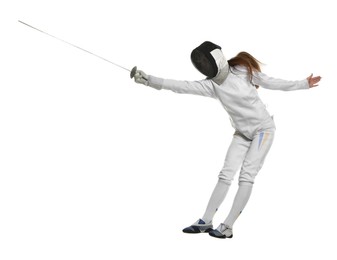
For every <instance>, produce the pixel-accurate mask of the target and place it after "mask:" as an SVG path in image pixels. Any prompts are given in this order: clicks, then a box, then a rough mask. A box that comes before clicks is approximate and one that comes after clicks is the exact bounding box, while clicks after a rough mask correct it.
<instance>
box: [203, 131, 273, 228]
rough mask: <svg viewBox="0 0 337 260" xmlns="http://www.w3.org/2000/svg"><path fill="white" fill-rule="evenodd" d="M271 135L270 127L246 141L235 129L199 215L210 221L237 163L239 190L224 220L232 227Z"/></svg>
mask: <svg viewBox="0 0 337 260" xmlns="http://www.w3.org/2000/svg"><path fill="white" fill-rule="evenodd" d="M274 134H275V129H274V128H271V129H267V130H263V131H259V132H257V134H256V135H255V136H254V138H253V140H250V139H248V138H246V137H245V136H243V135H242V134H240V133H239V132H235V134H234V136H233V140H232V143H231V144H230V146H229V148H228V151H227V155H226V159H225V163H224V166H223V168H222V170H221V172H220V174H219V176H218V177H219V180H218V183H217V184H216V186H215V188H214V191H213V193H212V195H211V198H210V200H209V202H208V205H207V208H206V211H205V213H204V216H203V218H202V219H203V220H204V221H205V222H206V223H209V222H212V220H213V217H214V215H215V213H216V211H217V210H218V208H219V207H220V205H221V203H222V202H223V200H224V199H225V197H226V194H227V192H228V190H229V187H230V185H231V183H232V181H233V178H234V176H235V174H236V172H237V171H238V170H239V168H240V166H241V171H240V176H239V189H238V191H237V194H236V196H235V199H234V202H233V206H232V209H231V211H230V213H229V215H228V217H227V219H226V220H225V222H224V223H225V224H226V225H228V226H230V227H232V226H233V224H234V222H235V220H236V219H237V217H238V216H239V215H240V214H241V212H242V210H243V209H244V207H245V206H246V204H247V202H248V200H249V197H250V194H251V191H252V188H253V184H254V180H255V177H256V175H257V174H258V172H259V170H260V169H261V167H262V165H263V162H264V160H265V158H266V156H267V154H268V152H269V149H270V147H271V145H272V143H273V140H274Z"/></svg>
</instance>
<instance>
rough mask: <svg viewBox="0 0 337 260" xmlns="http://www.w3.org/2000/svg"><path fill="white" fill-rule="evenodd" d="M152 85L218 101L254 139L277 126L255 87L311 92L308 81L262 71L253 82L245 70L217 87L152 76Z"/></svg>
mask: <svg viewBox="0 0 337 260" xmlns="http://www.w3.org/2000/svg"><path fill="white" fill-rule="evenodd" d="M148 83H149V86H151V87H154V88H156V89H159V90H160V89H167V90H171V91H173V92H176V93H183V94H195V95H201V96H206V97H212V98H215V99H218V100H219V101H220V103H221V104H222V106H223V107H224V109H225V110H226V111H227V113H228V114H229V116H230V118H231V122H232V126H233V127H234V128H235V129H236V130H237V131H239V132H240V133H241V134H243V135H244V136H246V137H247V138H248V139H250V140H252V139H253V137H254V135H255V134H256V133H257V132H259V131H262V130H263V129H268V128H273V127H275V125H274V121H273V119H272V117H271V116H270V114H269V112H268V111H267V109H266V107H265V105H264V104H263V103H262V101H261V99H260V98H259V96H258V93H257V89H256V88H255V86H254V85H259V86H261V87H263V88H266V89H272V90H284V91H290V90H299V89H309V83H308V80H307V79H304V80H298V81H288V80H283V79H276V78H272V77H269V76H267V75H266V74H264V73H261V72H255V73H254V74H253V78H252V81H250V77H249V75H248V73H247V70H246V68H244V67H236V68H231V69H230V70H229V72H228V76H227V78H226V79H225V81H224V82H223V83H222V84H220V85H218V84H217V83H215V82H214V81H213V80H211V79H204V80H200V81H179V80H171V79H162V78H157V77H154V76H151V75H149V77H148Z"/></svg>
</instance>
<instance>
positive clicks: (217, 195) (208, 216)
mask: <svg viewBox="0 0 337 260" xmlns="http://www.w3.org/2000/svg"><path fill="white" fill-rule="evenodd" d="M229 187H230V185H229V184H227V183H225V182H224V181H223V180H221V179H219V181H218V183H217V184H216V186H215V188H214V190H213V193H212V195H211V198H210V199H209V202H208V205H207V208H206V211H205V213H204V216H203V217H202V220H203V221H205V222H206V223H209V222H211V221H212V220H213V217H214V215H215V213H216V211H217V210H218V208H219V207H220V205H221V203H222V202H223V200H224V199H225V197H226V194H227V192H228V190H229Z"/></svg>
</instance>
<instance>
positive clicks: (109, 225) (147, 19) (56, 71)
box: [0, 0, 337, 260]
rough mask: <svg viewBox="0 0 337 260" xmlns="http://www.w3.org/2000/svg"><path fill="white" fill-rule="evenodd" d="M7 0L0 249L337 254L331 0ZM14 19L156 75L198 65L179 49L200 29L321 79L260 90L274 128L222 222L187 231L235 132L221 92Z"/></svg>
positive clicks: (0, 60) (279, 70)
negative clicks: (183, 87) (230, 221)
mask: <svg viewBox="0 0 337 260" xmlns="http://www.w3.org/2000/svg"><path fill="white" fill-rule="evenodd" d="M4 2H5V1H2V3H1V4H0V12H1V15H0V17H1V18H0V20H1V21H0V22H1V25H0V28H1V31H0V33H1V41H0V46H1V48H0V259H1V260H11V259H15V260H17V259H20V260H24V259H34V260H38V259H44V260H45V259H48V260H49V259H62V260H65V259H71V260H73V259H81V260H83V259H100V260H101V259H102V260H103V259H247V258H248V257H249V259H259V260H261V259H274V260H277V259H282V260H283V259H299V258H301V259H305V258H308V257H312V258H319V259H325V260H327V259H336V257H337V255H336V250H335V248H334V247H335V238H336V232H337V224H336V218H337V214H336V210H335V209H336V206H335V205H336V203H335V199H336V196H337V191H336V190H337V189H336V181H337V177H336V174H337V171H336V168H335V167H334V165H335V160H336V157H335V154H336V153H335V150H334V148H335V147H336V145H337V143H336V131H337V129H336V124H335V121H336V116H335V112H336V94H337V91H336V88H335V73H334V72H335V70H336V64H335V63H336V58H337V55H336V46H337V42H336V40H335V39H336V37H335V25H336V23H337V19H336V14H335V12H334V8H333V5H332V4H333V1H324V0H322V1H294V0H286V1H279V2H276V1H266V0H264V1H263V0H257V1H248V0H246V1H223V0H222V1H215V0H208V1H193V2H192V1H182V0H179V1H178V0H177V1H173V0H170V1H149V0H143V1H135V0H133V1H127V0H123V1H102V0H95V1H83V0H82V1H74V0H67V1H66V0H62V1H61V0H58V1H37V0H36V1H7V4H5V3H4ZM9 2H10V3H11V4H8V3H9ZM17 20H23V21H25V22H27V23H29V24H31V25H33V26H36V27H38V28H40V29H42V30H46V31H48V32H49V33H51V34H53V35H56V36H58V37H61V38H63V39H65V40H67V41H70V42H72V43H74V44H77V45H79V46H81V47H83V48H86V49H88V50H90V51H92V52H95V53H97V54H98V55H102V56H104V57H105V58H107V59H110V60H112V61H114V62H116V63H119V64H121V65H122V66H126V67H127V68H130V69H131V68H132V67H133V66H135V65H137V66H138V68H140V69H142V70H144V71H145V72H147V73H148V74H152V75H156V76H159V77H165V78H173V79H186V80H198V79H201V78H202V75H201V74H199V73H198V72H197V71H196V70H195V69H194V67H193V66H192V65H191V63H190V59H189V55H190V52H191V50H192V49H193V48H194V47H196V46H197V45H199V44H200V43H201V42H203V41H205V40H210V41H213V42H215V43H217V44H219V45H221V46H222V49H223V52H224V53H225V55H226V56H227V58H231V57H233V56H234V55H236V54H237V53H238V52H239V51H242V50H244V51H248V52H250V53H251V54H253V55H254V56H255V57H256V58H258V59H259V60H260V61H262V62H263V63H264V64H265V65H264V66H263V71H264V72H265V73H267V74H268V75H270V76H274V77H278V78H284V79H289V80H297V79H303V78H305V77H307V76H309V75H310V73H314V74H315V75H321V76H322V81H321V83H320V86H319V87H318V88H315V89H311V90H308V91H297V92H287V93H285V92H281V91H268V90H263V89H260V90H259V93H260V94H261V97H262V99H263V100H264V101H265V103H267V105H268V108H269V109H270V110H272V111H273V114H274V115H275V121H276V124H277V136H276V139H275V142H274V145H273V148H272V150H271V152H270V154H269V155H268V158H267V160H266V163H265V166H264V168H263V169H262V171H261V172H260V174H259V176H258V177H257V179H256V185H255V187H254V191H253V194H252V196H251V199H250V201H249V203H248V205H247V207H246V209H245V211H244V212H243V214H242V215H241V217H240V218H239V219H238V221H237V222H236V225H235V227H234V238H233V239H231V240H229V239H227V240H217V239H214V238H212V237H209V236H208V235H205V234H204V235H186V234H183V233H182V232H181V230H182V229H183V228H184V227H186V226H188V225H190V224H192V223H193V222H194V221H196V220H197V219H198V218H199V217H201V216H202V214H203V211H204V209H205V207H206V204H207V202H208V199H209V196H210V194H211V192H212V190H213V187H214V185H215V184H216V181H217V174H218V172H219V171H220V169H221V167H222V164H223V160H224V158H225V154H226V150H227V147H228V145H229V143H230V141H231V136H232V134H233V129H232V128H231V126H230V123H229V120H228V116H227V114H226V112H225V111H224V110H223V108H222V107H221V105H220V104H219V103H218V102H216V101H214V100H212V99H207V98H203V97H198V96H189V95H177V94H174V93H172V92H168V91H156V90H153V89H151V88H147V87H145V86H142V85H138V84H135V83H134V82H133V81H132V80H130V78H129V73H128V72H127V71H125V70H122V69H120V68H118V67H115V66H113V65H111V64H109V63H106V62H104V61H102V60H100V59H97V58H96V57H93V56H91V55H88V54H86V53H84V52H82V51H80V50H77V49H75V48H73V47H70V46H68V45H66V44H64V43H62V42H59V41H57V40H55V39H53V38H51V37H48V36H46V35H44V34H41V33H39V32H37V31H35V30H32V29H30V28H28V27H26V26H24V25H22V24H20V23H18V22H17ZM236 189H237V180H235V182H234V183H233V185H232V188H231V190H230V192H229V194H228V196H227V198H226V200H225V202H224V204H223V206H222V207H221V208H220V210H219V212H218V214H217V215H216V217H215V220H214V222H215V223H214V224H215V226H217V225H218V224H219V222H221V221H223V220H224V219H225V217H226V215H227V213H228V211H229V209H230V206H231V203H232V200H233V197H234V195H235V192H236Z"/></svg>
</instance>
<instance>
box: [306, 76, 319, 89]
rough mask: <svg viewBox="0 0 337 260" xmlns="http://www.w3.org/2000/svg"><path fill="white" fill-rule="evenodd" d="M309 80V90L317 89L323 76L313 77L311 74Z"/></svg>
mask: <svg viewBox="0 0 337 260" xmlns="http://www.w3.org/2000/svg"><path fill="white" fill-rule="evenodd" d="M307 80H308V83H309V88H313V87H317V86H318V84H317V83H318V82H319V81H320V80H321V76H316V77H313V74H312V73H311V75H310V76H309V77H307Z"/></svg>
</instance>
